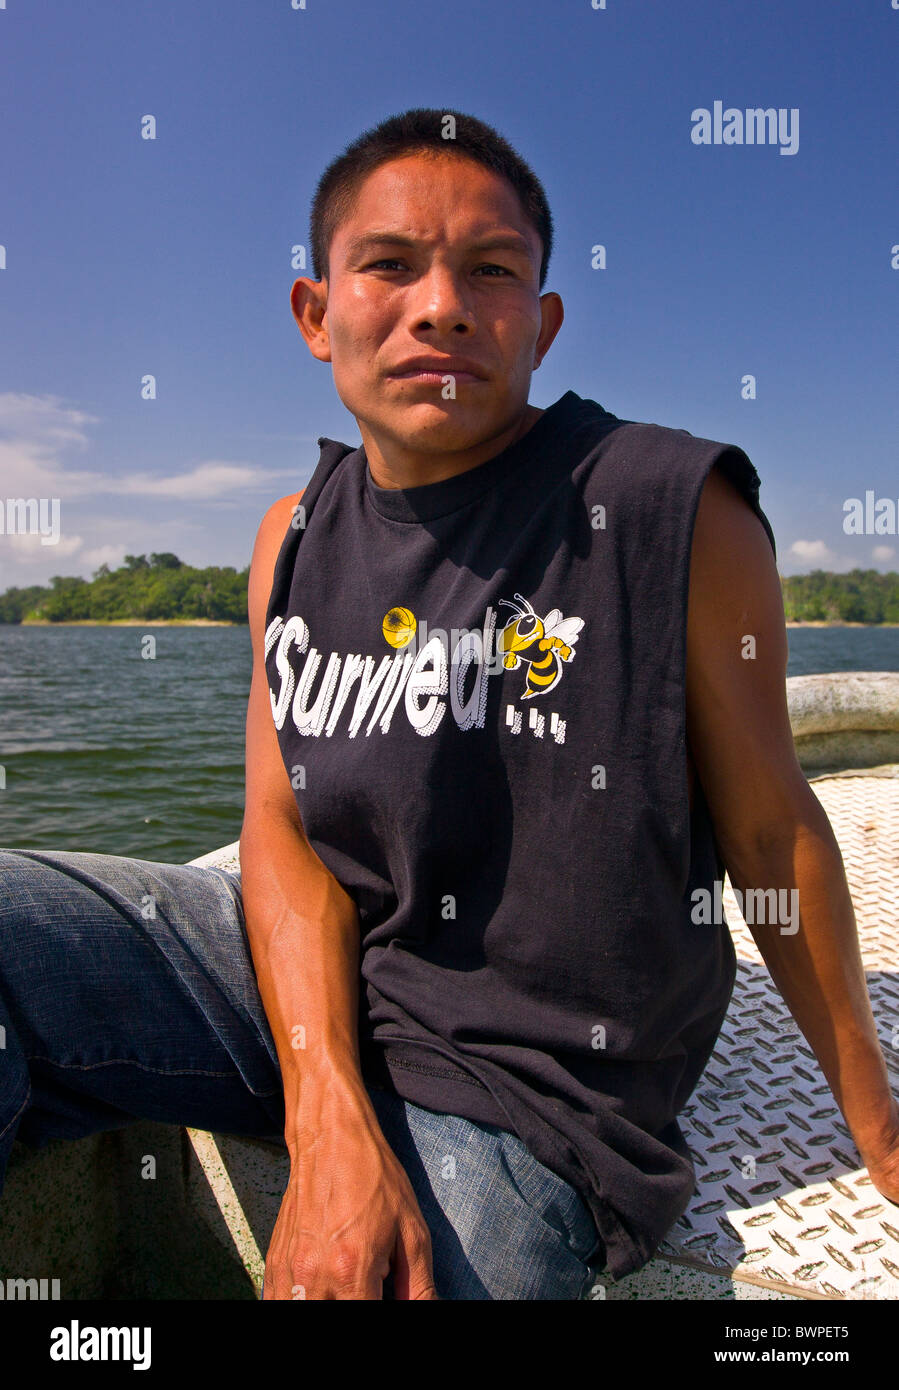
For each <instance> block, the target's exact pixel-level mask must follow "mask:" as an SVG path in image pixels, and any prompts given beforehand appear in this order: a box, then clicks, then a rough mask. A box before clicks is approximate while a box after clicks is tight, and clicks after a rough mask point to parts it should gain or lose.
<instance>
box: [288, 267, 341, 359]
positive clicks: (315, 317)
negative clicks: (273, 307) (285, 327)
mask: <svg viewBox="0 0 899 1390" xmlns="http://www.w3.org/2000/svg"><path fill="white" fill-rule="evenodd" d="M290 307H291V309H292V311H293V316H294V318H295V319H296V321H297V326H298V328H299V330H300V332H301V333H302V335H303V337H304V339H305V341H306V346H307V347H308V348H309V351H310V352H311V353H312V356H313V357H317V358H318V360H319V362H330V361H331V342H330V338H329V336H328V324H327V316H328V282H327V280H325V279H321V280H310V279H309V277H308V276H306V275H303V276H300V278H299V279H298V280H294V282H293V284H292V285H291V287H290Z"/></svg>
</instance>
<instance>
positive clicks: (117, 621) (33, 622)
mask: <svg viewBox="0 0 899 1390" xmlns="http://www.w3.org/2000/svg"><path fill="white" fill-rule="evenodd" d="M3 626H4V627H247V624H246V623H236V622H233V621H232V619H231V618H64V619H62V620H61V621H60V622H58V623H52V622H51V621H50V619H49V618H32V619H30V620H29V619H28V618H23V620H22V621H21V622H20V623H4V624H3Z"/></svg>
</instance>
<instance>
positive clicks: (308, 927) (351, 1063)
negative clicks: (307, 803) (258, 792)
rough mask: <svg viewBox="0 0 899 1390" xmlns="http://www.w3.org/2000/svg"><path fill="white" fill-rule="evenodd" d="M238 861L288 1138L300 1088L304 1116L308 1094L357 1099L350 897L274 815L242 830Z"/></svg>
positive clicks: (355, 963)
mask: <svg viewBox="0 0 899 1390" xmlns="http://www.w3.org/2000/svg"><path fill="white" fill-rule="evenodd" d="M240 856H241V889H242V897H243V903H244V914H245V917H246V924H247V936H248V938H249V942H250V950H251V953H252V957H253V964H254V967H255V970H256V977H257V981H258V985H259V993H260V996H261V998H262V1003H263V1007H264V1008H265V1013H266V1017H267V1018H268V1021H269V1025H270V1027H271V1030H272V1036H273V1038H274V1041H275V1047H276V1049H277V1052H278V1060H279V1062H280V1064H281V1072H282V1078H283V1083H284V1101H285V1109H286V1126H287V1130H288V1131H291V1129H292V1127H293V1126H294V1125H295V1124H296V1122H297V1117H298V1116H299V1114H300V1103H301V1094H300V1088H301V1085H302V1086H303V1087H304V1092H305V1098H306V1104H307V1111H308V1110H309V1109H310V1100H311V1095H310V1093H311V1092H312V1091H321V1090H322V1089H328V1090H334V1089H337V1090H343V1088H344V1086H346V1088H347V1089H348V1090H349V1091H352V1092H353V1093H359V1094H360V1095H362V1094H364V1088H363V1085H362V1080H361V1074H360V1062H359V1038H358V999H359V987H358V980H359V917H358V912H357V910H356V906H355V904H354V902H353V901H352V899H351V898H350V897H349V895H348V894H347V893H346V892H345V891H344V889H343V888H342V887H341V886H340V884H339V883H338V882H337V880H336V879H335V878H334V876H333V874H331V873H330V871H329V870H328V869H326V868H325V866H324V865H323V864H322V862H321V860H320V859H319V858H318V856H317V855H316V854H315V853H314V851H313V850H312V849H311V848H310V847H309V845H308V843H307V842H306V840H305V838H304V837H303V835H302V833H301V832H300V831H299V830H298V829H297V827H296V826H295V825H293V824H292V823H291V822H290V821H289V820H287V819H286V818H285V817H284V816H283V815H278V814H272V815H271V816H266V817H260V816H257V818H256V822H255V824H253V825H248V824H247V823H246V822H245V824H244V827H243V830H242V832H241V839H240ZM311 1108H314V1105H312V1107H311Z"/></svg>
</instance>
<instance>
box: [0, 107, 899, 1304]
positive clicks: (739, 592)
mask: <svg viewBox="0 0 899 1390" xmlns="http://www.w3.org/2000/svg"><path fill="white" fill-rule="evenodd" d="M551 239H552V224H551V219H550V217H549V210H548V208H547V207H546V202H545V197H544V195H543V191H542V188H541V187H540V185H539V183H538V182H537V180H536V179H535V178H534V176H533V174H532V173H531V171H530V170H528V169H527V166H526V165H524V164H523V162H522V161H521V160H520V159H519V157H518V156H517V155H516V154H515V152H514V151H513V150H512V149H511V147H510V146H508V145H507V144H506V142H505V141H503V140H502V139H501V138H500V137H499V136H498V135H497V134H496V132H494V131H492V130H491V129H490V128H489V127H487V126H485V125H483V123H481V122H479V121H476V120H475V119H474V118H472V117H469V116H463V115H458V114H452V115H451V117H450V116H448V115H447V113H442V112H439V111H433V110H416V111H411V112H406V113H404V114H403V115H401V116H398V117H395V118H392V119H391V120H390V121H386V122H384V123H382V125H381V126H379V127H377V128H375V129H374V130H373V131H370V132H366V134H365V135H364V136H362V137H360V139H359V140H358V141H356V142H355V143H354V145H352V146H351V147H350V148H349V149H348V150H347V151H346V152H344V154H343V155H342V156H341V158H340V159H339V160H337V161H335V162H334V163H333V164H332V165H331V166H330V167H329V169H328V170H326V172H325V174H324V175H323V177H322V180H321V183H320V185H319V189H318V192H317V194H316V199H315V202H314V205H313V217H312V244H313V258H314V269H315V271H316V273H317V275H318V278H317V279H315V280H313V279H309V278H306V277H303V278H301V279H298V280H297V281H296V282H295V284H294V286H293V289H292V292H291V302H292V307H293V312H294V315H295V317H296V320H297V323H298V325H299V328H300V331H301V333H302V334H303V337H304V340H305V341H306V343H307V345H308V346H309V348H310V350H311V352H312V353H313V355H314V356H315V357H316V358H318V359H319V360H321V361H327V362H330V363H331V366H332V371H333V375H334V381H335V386H336V388H337V391H338V394H339V395H340V397H341V399H342V400H343V402H344V403H345V404H346V406H347V408H348V409H349V410H350V411H351V412H352V414H353V415H354V416H355V418H356V420H357V423H358V426H359V430H360V434H361V436H362V447H361V448H359V449H351V448H350V446H348V445H344V444H340V443H339V442H337V441H332V440H327V439H322V440H321V441H320V443H321V444H322V452H321V458H320V460H319V463H318V465H317V467H316V469H315V471H314V473H313V476H312V478H311V479H310V482H309V484H308V485H307V487H306V488H305V489H304V491H303V492H301V493H297V494H294V495H291V496H288V497H285V498H282V499H281V500H280V501H279V502H277V503H275V504H274V506H273V507H271V508H270V509H269V511H268V512H267V513H266V516H265V517H264V518H263V521H262V524H261V526H260V528H259V532H258V536H257V539H256V545H255V549H254V553H253V561H252V566H251V575H250V594H249V603H250V626H251V634H252V641H253V652H254V666H253V678H252V688H251V693H250V700H249V708H248V715H247V783H246V812H245V818H244V824H243V829H242V833H241V879H240V883H239V885H238V883H237V880H236V879H234V878H232V877H231V876H228V875H226V874H224V873H221V872H219V873H216V872H215V871H202V870H197V869H190V868H189V867H186V866H174V865H168V866H166V865H152V864H146V863H144V862H142V861H136V860H130V861H129V860H121V859H115V858H113V857H109V856H89V855H76V854H71V855H63V854H55V855H54V854H50V853H43V854H42V853H39V852H36V851H22V852H19V853H18V854H17V853H16V852H14V851H7V852H5V853H4V854H3V855H0V873H2V875H3V885H2V886H3V890H4V892H3V902H4V904H5V908H4V920H5V921H6V922H7V923H11V925H12V929H13V930H12V931H11V933H10V934H9V935H10V936H11V938H12V941H11V944H10V946H8V947H7V948H6V950H5V964H4V974H3V980H2V985H3V988H2V991H0V994H2V998H3V999H5V1000H6V1001H7V1009H8V1022H7V1020H4V1021H5V1022H7V1027H8V1030H9V1036H10V1038H11V1040H12V1052H11V1053H10V1063H11V1065H10V1067H8V1068H7V1077H8V1082H7V1099H6V1100H5V1101H4V1105H5V1107H6V1109H5V1112H4V1114H2V1115H0V1144H2V1143H11V1137H10V1136H11V1134H12V1133H14V1132H15V1131H16V1127H17V1126H18V1127H19V1134H20V1137H22V1138H29V1139H30V1140H31V1141H32V1142H35V1141H38V1140H40V1139H41V1138H44V1137H46V1136H47V1135H48V1134H50V1133H60V1132H68V1133H70V1134H75V1133H81V1132H88V1130H89V1129H90V1128H103V1127H105V1126H108V1125H111V1124H116V1123H125V1122H127V1118H128V1116H133V1115H147V1116H149V1117H151V1118H158V1119H170V1120H174V1121H180V1122H182V1123H190V1124H196V1125H201V1126H203V1127H207V1128H220V1129H226V1130H232V1131H234V1132H245V1133H260V1134H270V1133H271V1132H272V1131H273V1130H274V1129H275V1128H276V1125H277V1126H280V1127H282V1128H283V1135H284V1140H285V1142H286V1144H287V1147H288V1150H289V1153H290V1159H291V1168H290V1178H289V1182H288V1187H287V1191H286V1192H285V1194H284V1198H283V1202H282V1205H281V1209H280V1212H279V1216H278V1220H277V1223H276V1226H275V1230H274V1233H273V1236H272V1240H271V1243H270V1247H269V1250H268V1255H267V1260H266V1281H265V1297H266V1298H275V1299H280V1298H296V1297H304V1298H307V1299H308V1298H313V1299H320V1298H341V1299H343V1298H350V1299H359V1298H379V1297H382V1296H393V1297H397V1298H403V1299H406V1298H410V1299H412V1298H414V1299H431V1298H435V1297H440V1298H459V1299H478V1298H482V1299H483V1298H487V1299H490V1298H538V1299H547V1298H577V1297H579V1296H582V1294H583V1293H584V1292H585V1290H586V1288H587V1286H588V1284H589V1282H590V1280H591V1279H592V1278H593V1276H594V1274H595V1272H596V1271H599V1270H603V1269H605V1270H607V1271H608V1272H609V1273H611V1274H612V1275H613V1276H614V1277H619V1276H621V1275H622V1274H624V1273H627V1272H628V1271H629V1270H632V1269H636V1268H639V1266H640V1265H641V1264H642V1263H644V1262H645V1260H646V1259H648V1258H649V1256H650V1255H651V1253H652V1251H653V1249H654V1248H655V1246H656V1245H657V1244H658V1241H659V1240H660V1239H661V1237H662V1235H663V1234H664V1232H665V1230H666V1229H668V1227H670V1225H671V1224H672V1222H673V1221H674V1220H676V1219H677V1217H678V1216H679V1215H680V1213H681V1211H682V1210H683V1209H684V1207H685V1206H686V1203H687V1201H688V1200H689V1196H690V1191H691V1187H692V1167H691V1164H690V1159H689V1153H688V1150H687V1148H686V1145H685V1143H684V1140H683V1136H682V1135H681V1133H680V1131H679V1129H678V1126H677V1123H676V1118H675V1116H676V1114H677V1112H678V1111H679V1110H680V1109H681V1108H682V1107H683V1104H684V1103H685V1101H686V1099H687V1098H688V1096H689V1094H690V1093H691V1091H692V1089H693V1087H694V1086H695V1084H696V1081H697V1080H698V1077H699V1075H700V1074H701V1071H702V1068H703V1066H704V1065H705V1062H706V1061H707V1059H708V1056H709V1055H710V1052H711V1050H712V1047H713V1045H714V1041H715V1037H716V1036H717V1032H718V1029H719V1028H720V1024H721V1021H722V1019H723V1016H724V1011H725V1009H726V1006H727V1000H728V996H729V994H730V990H731V987H732V983H733V970H734V958H733V948H732V946H731V944H730V938H729V933H728V929H727V924H726V922H723V921H720V920H719V921H712V922H710V921H709V920H708V918H707V917H705V916H703V914H702V912H701V911H698V910H697V904H701V903H702V901H703V894H704V893H707V891H708V889H709V888H710V887H711V885H712V884H713V883H714V882H715V881H716V879H718V878H720V876H721V873H722V863H723V864H724V865H726V867H727V869H728V871H729V873H730V876H731V878H732V881H733V883H734V885H735V886H736V887H737V888H739V889H740V890H741V891H742V890H746V889H749V888H760V889H762V890H771V889H773V890H783V889H792V890H795V891H796V892H797V893H798V902H799V917H798V921H797V922H792V921H791V922H790V923H785V922H784V921H782V920H780V918H779V917H778V916H777V915H776V914H775V915H774V919H773V920H771V921H768V922H765V921H762V922H761V923H760V922H758V920H757V922H756V925H755V927H754V928H753V931H754V935H755V937H756V940H757V942H758V944H759V947H760V949H761V950H762V952H763V954H764V957H765V960H766V962H767V963H768V965H769V968H770V970H771V973H772V975H773V977H774V980H775V982H776V984H777V985H778V987H779V988H780V989H781V991H782V993H783V994H784V997H785V999H786V1001H787V1003H788V1005H789V1007H790V1008H791V1010H792V1012H793V1014H794V1015H795V1017H796V1019H797V1021H798V1023H799V1025H800V1027H801V1028H802V1029H803V1032H804V1033H805V1035H806V1037H807V1038H808V1039H809V1042H810V1043H811V1045H812V1047H813V1048H814V1050H815V1053H816V1055H817V1057H818V1058H819V1060H820V1062H821V1066H822V1068H823V1070H824V1072H825V1074H826V1076H827V1079H828V1081H829V1083H830V1085H831V1087H832V1089H833V1092H834V1095H835V1097H836V1099H837V1101H838V1103H839V1105H840V1107H841V1109H842V1111H843V1114H844V1116H845V1118H846V1120H847V1123H848V1124H849V1126H850V1129H851V1131H852V1134H853V1137H854V1139H855V1141H856V1143H857V1145H858V1148H859V1152H860V1154H861V1157H862V1161H863V1162H864V1163H865V1164H866V1165H867V1166H868V1169H869V1172H870V1173H871V1177H872V1180H873V1181H874V1182H875V1184H876V1185H877V1187H878V1189H879V1190H880V1191H881V1192H882V1193H883V1194H884V1195H885V1196H887V1197H888V1198H890V1199H891V1200H893V1201H896V1200H899V1112H897V1107H896V1104H895V1101H894V1099H893V1097H892V1096H891V1094H890V1090H889V1086H888V1083H887V1077H886V1069H885V1066H884V1061H883V1057H882V1054H881V1052H880V1049H879V1046H878V1043H877V1037H876V1032H875V1027H874V1022H873V1019H872V1016H871V1010H870V1004H869V1001H868V996H867V991H866V987H865V980H864V973H863V969H862V965H861V960H860V956H859V951H858V943H857V939H856V933H855V926H854V920H853V914H852V905H851V902H850V899H849V894H848V889H847V885H846V881H845V875H844V872H843V866H842V862H841V858H840V854H839V850H838V847H837V845H836V841H835V839H834V836H833V833H832V830H831V827H830V825H829V823H828V821H827V818H826V816H825V814H824V812H823V809H822V808H821V806H820V803H819V802H818V801H817V799H816V798H815V796H814V795H813V794H812V792H811V789H810V787H809V785H808V783H807V781H806V779H805V778H804V776H803V775H802V772H801V769H800V768H799V766H798V764H797V761H796V757H795V753H794V749H793V742H792V735H791V731H790V725H789V720H788V716H787V709H786V701H785V688H784V677H785V668H786V640H785V630H784V619H783V607H782V601H781V594H780V585H779V581H778V577H777V572H776V568H775V563H774V553H773V548H774V547H773V535H772V534H771V531H770V526H769V525H768V523H767V519H766V518H765V517H764V513H763V512H761V509H760V508H759V506H758V497H757V489H758V478H757V475H756V474H755V470H754V469H753V468H752V465H751V464H750V463H749V460H748V459H747V458H746V456H745V454H743V453H742V451H741V450H739V449H736V448H735V447H734V446H727V445H723V444H719V443H716V442H715V441H709V440H702V439H695V438H694V437H693V436H692V435H689V434H687V433H686V432H684V431H680V430H671V429H666V428H664V427H661V426H655V425H643V424H640V423H637V422H629V421H622V420H619V419H618V418H617V417H615V416H613V415H611V414H610V413H609V412H607V411H605V410H603V408H602V407H600V406H598V405H597V404H596V403H595V402H593V401H589V400H583V399H581V398H580V397H579V396H577V395H576V394H575V393H573V392H568V393H566V395H565V396H563V397H562V398H561V400H560V401H557V402H556V403H555V404H554V405H552V406H550V407H549V408H548V409H547V410H545V411H540V410H538V409H537V408H535V407H533V406H531V405H529V403H528V395H529V389H530V379H531V374H532V372H533V370H534V369H535V368H537V367H539V365H540V362H541V361H542V359H543V357H544V356H545V354H546V353H547V351H548V350H549V348H550V346H551V344H552V342H553V341H554V339H555V337H556V335H557V334H558V331H559V329H560V327H561V323H562V305H561V301H560V299H559V297H558V295H556V294H554V293H552V292H549V293H543V292H542V290H543V284H544V281H545V276H546V268H547V264H548V260H549V252H550V249H551ZM60 875H63V876H65V879H64V882H65V883H66V885H67V887H66V888H65V890H63V889H62V887H61V883H60ZM149 885H152V887H150V889H149V891H151V892H152V893H153V894H154V901H155V902H156V903H157V914H156V916H155V917H154V918H153V920H152V922H151V923H145V924H144V925H143V926H141V924H140V913H139V911H138V907H139V904H140V902H141V892H142V891H143V892H144V893H146V892H147V891H148V886H149ZM238 887H239V891H238ZM42 900H43V903H44V906H41V903H42ZM775 901H778V897H777V893H775ZM110 902H111V903H112V905H113V906H112V908H110V905H109V904H110ZM160 902H161V904H162V906H161V910H160V908H159V903H160ZM47 903H50V907H48V906H47V905H46V904H47ZM241 914H243V915H245V930H246V943H248V946H249V952H250V954H251V956H252V963H253V966H254V967H255V976H256V981H254V980H253V971H252V969H251V967H250V959H249V955H248V954H247V950H246V943H245V942H244V937H243V925H242V923H241V920H240V918H241ZM73 920H75V921H76V922H77V923H79V924H80V926H81V927H82V928H83V930H81V931H80V932H79V931H75V930H74V929H73V926H72V922H73ZM123 922H124V923H125V924H126V929H125V930H124V931H123V930H122V925H121V924H122V923H123ZM128 927H130V928H131V930H130V931H129V930H127V928H128ZM92 934H93V935H92ZM48 935H49V937H50V940H49V941H48ZM135 937H137V938H138V939H137V940H135ZM85 942H87V945H85ZM35 943H41V950H42V951H43V953H44V956H45V957H46V955H47V953H48V952H49V954H50V956H51V958H52V959H53V960H54V961H55V962H56V963H57V966H58V969H59V972H60V974H59V977H58V981H57V991H58V996H55V997H53V998H52V999H51V1001H50V1002H49V1003H48V1002H47V1001H46V1000H38V1001H36V1002H35V1000H34V999H33V994H34V990H33V981H34V969H35V968H36V967H35V966H34V964H33V961H34V960H35V959H36V953H37V950H38V946H37V945H36V944H35ZM23 959H24V961H25V963H24V964H23ZM29 960H30V961H31V962H32V964H31V965H30V966H29V964H28V961H29ZM98 961H99V962H100V965H101V966H102V968H98V966H97V962H98ZM29 970H30V971H31V973H30V974H29ZM138 972H140V976H141V979H142V980H145V981H148V984H147V986H146V990H147V997H148V999H149V1003H147V1004H146V1005H144V1006H143V1007H140V1006H138V1007H137V1009H136V1010H135V1005H134V1001H133V1000H131V1001H130V1011H129V1013H128V1014H127V1017H126V1015H125V1013H124V1012H121V1011H120V1013H119V1014H116V1013H115V1010H112V1012H110V1008H109V998H108V996H109V992H110V986H109V984H108V983H105V984H104V981H106V982H108V980H109V979H110V978H111V979H113V980H114V981H117V982H118V986H119V988H118V993H119V994H120V995H121V994H122V993H125V994H126V995H127V991H126V990H123V989H122V985H123V983H124V982H127V981H128V980H129V979H131V980H133V979H135V978H136V977H137V974H138ZM256 982H258V992H257V990H256ZM73 990H74V992H75V998H76V1003H75V1004H74V1005H71V1006H70V1005H68V1003H67V1002H66V1001H67V1000H68V998H69V996H70V994H71V993H72V991H73ZM103 990H105V991H106V993H105V994H104V995H103V1006H102V1007H100V1006H99V1005H98V997H99V995H100V992H101V991H103ZM88 1010H90V1012H91V1017H92V1019H93V1020H94V1021H93V1022H92V1024H91V1028H90V1030H88V1029H87V1028H86V1026H85V1024H84V1022H83V1019H84V1017H85V1014H86V1011H88ZM162 1010H165V1011H167V1012H166V1016H167V1017H168V1018H169V1020H170V1023H169V1027H168V1030H167V1034H166V1037H165V1039H164V1040H160V1039H159V1037H158V1028H156V1027H155V1026H154V1025H155V1020H156V1018H157V1017H159V1016H162ZM99 1018H102V1019H103V1025H102V1027H100V1026H98V1024H97V1022H96V1020H97V1019H99ZM279 1073H280V1074H279ZM282 1088H283V1090H282ZM282 1099H283V1104H282ZM4 1126H5V1129H4ZM4 1133H5V1134H6V1136H7V1138H6V1139H3V1137H2V1136H3V1134H4ZM3 1159H4V1153H3V1150H2V1148H0V1162H2V1160H3Z"/></svg>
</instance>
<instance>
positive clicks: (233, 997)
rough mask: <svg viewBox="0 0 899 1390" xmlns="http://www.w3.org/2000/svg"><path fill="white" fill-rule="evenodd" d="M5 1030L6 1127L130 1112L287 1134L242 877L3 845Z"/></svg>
mask: <svg viewBox="0 0 899 1390" xmlns="http://www.w3.org/2000/svg"><path fill="white" fill-rule="evenodd" d="M4 1015H5V1016H4ZM0 1024H2V1025H3V1026H4V1027H5V1028H6V1030H7V1047H6V1057H5V1060H6V1062H7V1065H6V1067H5V1068H4V1073H5V1079H6V1086H7V1094H6V1097H5V1099H4V1097H3V1087H2V1086H0V1102H2V1105H0V1131H3V1130H4V1127H5V1126H7V1127H8V1126H9V1125H10V1124H11V1122H12V1120H16V1119H17V1124H18V1137H19V1138H22V1139H24V1140H25V1141H26V1142H29V1143H37V1144H40V1143H43V1142H45V1141H46V1140H47V1139H51V1138H76V1137H79V1136H81V1135H83V1134H87V1133H91V1132H93V1131H96V1130H99V1129H109V1128H115V1127H116V1126H117V1125H120V1124H126V1123H128V1122H129V1121H130V1120H132V1119H134V1118H143V1119H154V1120H160V1121H164V1122H170V1123H176V1124H186V1125H194V1126H197V1127H198V1128H204V1129H219V1130H223V1131H226V1132H232V1133H247V1134H260V1135H265V1136H268V1137H272V1138H278V1137H281V1135H282V1133H283V1092H282V1087H281V1076H280V1069H279V1066H278V1060H277V1053H276V1051H275V1047H274V1042H273V1040H272V1037H271V1033H270V1030H269V1027H268V1023H267V1020H266V1018H265V1013H264V1010H263V1007H262V1001H261V999H260V996H259V992H258V986H257V983H256V977H255V973H254V970H253V965H252V958H251V955H250V951H249V944H248V941H247V937H246V930H245V925H244V919H243V907H242V902H241V898H240V880H239V877H238V876H237V875H232V874H228V873H226V872H225V871H223V870H219V869H210V868H202V867H200V866H197V865H188V864H165V863H158V862H155V861H152V860H141V859H132V858H124V857H120V856H116V855H99V854H87V853H76V852H68V851H39V850H0ZM26 1092H27V1094H26ZM16 1106H18V1109H16ZM5 1111H9V1112H10V1113H9V1114H6V1113H4V1112H5ZM17 1117H18V1118H17ZM0 1181H2V1173H0Z"/></svg>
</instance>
